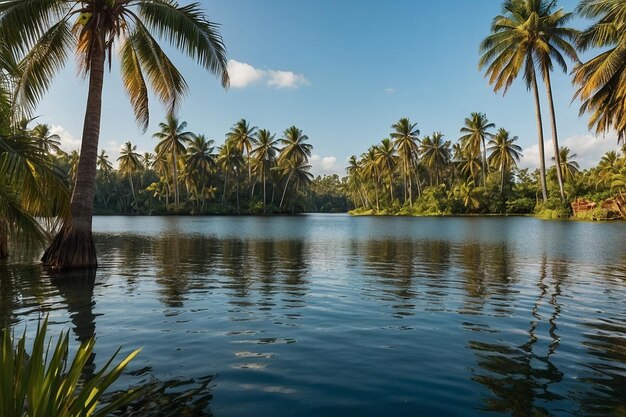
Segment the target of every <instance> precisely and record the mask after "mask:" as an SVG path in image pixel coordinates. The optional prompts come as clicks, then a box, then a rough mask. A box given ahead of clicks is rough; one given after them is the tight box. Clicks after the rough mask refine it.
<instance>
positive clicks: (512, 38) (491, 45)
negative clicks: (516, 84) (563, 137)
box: [479, 0, 577, 201]
mask: <svg viewBox="0 0 626 417" xmlns="http://www.w3.org/2000/svg"><path fill="white" fill-rule="evenodd" d="M555 4H556V1H550V2H548V1H546V0H505V1H504V4H503V6H502V13H503V14H502V15H499V16H496V17H495V18H494V19H493V21H492V24H491V32H492V33H491V34H490V35H489V36H488V37H487V38H485V39H484V40H483V42H482V43H481V45H480V51H481V53H482V56H481V58H480V61H479V68H480V69H483V68H485V67H486V75H487V76H488V77H489V82H490V84H493V87H494V91H500V90H503V91H504V93H505V94H506V91H507V89H508V88H509V87H510V86H511V84H512V83H513V81H514V80H515V79H516V78H517V76H518V75H519V73H520V71H522V72H523V79H524V82H525V84H526V88H527V89H529V90H530V89H532V90H533V95H534V99H535V113H536V118H537V130H538V141H539V159H540V163H539V171H540V177H541V190H542V193H543V200H544V201H547V199H548V192H547V186H546V179H545V178H546V175H545V172H546V169H545V166H546V164H545V153H544V144H543V124H542V120H541V105H540V102H539V89H538V86H537V73H536V70H535V68H536V67H538V68H539V70H540V73H541V76H542V77H543V79H544V81H545V84H546V91H547V93H548V104H549V107H550V114H551V121H552V136H553V137H552V142H553V144H554V147H555V148H554V150H555V154H556V158H557V166H559V161H558V139H557V135H556V117H555V116H554V106H553V103H552V89H551V86H550V71H551V70H552V67H553V62H556V63H557V65H558V66H559V67H561V68H562V69H563V70H566V69H567V64H566V63H565V60H564V58H563V55H562V53H565V55H567V56H569V57H570V58H572V59H574V60H577V55H576V51H575V49H574V48H573V47H572V45H571V44H569V42H568V39H569V40H571V39H573V37H575V36H576V31H574V30H573V29H569V28H565V27H563V25H564V24H565V23H567V21H568V20H569V19H570V18H571V14H569V13H565V12H563V11H562V10H557V11H556V12H554V6H555ZM558 175H559V176H560V173H559V174H558ZM559 186H560V190H561V197H562V198H563V197H564V194H563V188H562V186H563V184H562V179H559Z"/></svg>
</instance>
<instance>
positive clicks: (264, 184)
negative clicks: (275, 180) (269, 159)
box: [263, 167, 267, 214]
mask: <svg viewBox="0 0 626 417" xmlns="http://www.w3.org/2000/svg"><path fill="white" fill-rule="evenodd" d="M266 182H267V181H266V180H265V167H263V214H265V213H267V210H266V208H265V201H266V198H265V186H266Z"/></svg>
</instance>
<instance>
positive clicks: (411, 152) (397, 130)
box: [389, 117, 420, 206]
mask: <svg viewBox="0 0 626 417" xmlns="http://www.w3.org/2000/svg"><path fill="white" fill-rule="evenodd" d="M391 128H392V129H393V132H392V133H390V134H389V136H390V137H391V139H393V142H394V145H395V146H396V149H397V150H398V157H399V158H400V161H401V163H402V178H403V179H404V202H405V203H406V201H407V193H408V199H409V204H410V205H411V206H412V205H413V194H412V188H413V186H412V181H411V177H412V175H411V167H412V166H414V165H415V162H416V155H417V152H418V149H419V147H418V144H419V138H418V136H419V134H420V131H419V129H418V128H417V123H411V121H410V120H409V118H407V117H403V118H402V119H400V120H398V122H397V123H394V124H393V125H391Z"/></svg>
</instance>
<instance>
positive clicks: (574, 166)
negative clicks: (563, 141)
mask: <svg viewBox="0 0 626 417" xmlns="http://www.w3.org/2000/svg"><path fill="white" fill-rule="evenodd" d="M577 156H578V155H576V154H575V153H574V154H570V149H569V148H568V147H567V146H562V147H561V148H560V149H559V161H561V165H560V170H561V173H562V175H563V178H564V179H565V181H570V182H571V181H573V180H574V177H575V176H576V174H578V173H579V172H580V166H579V165H578V162H576V161H574V160H573V158H576V157H577ZM552 160H553V161H556V159H555V158H554V157H552Z"/></svg>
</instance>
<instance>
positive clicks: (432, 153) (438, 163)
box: [421, 132, 451, 185]
mask: <svg viewBox="0 0 626 417" xmlns="http://www.w3.org/2000/svg"><path fill="white" fill-rule="evenodd" d="M421 149H422V161H424V163H425V164H426V166H427V167H428V169H429V170H430V172H434V173H435V184H436V185H439V174H440V172H441V170H442V169H443V167H445V166H446V164H448V162H450V153H451V151H450V141H445V142H444V140H443V134H442V133H441V132H435V133H433V135H432V136H427V137H425V138H423V139H422V145H421ZM431 178H432V176H431Z"/></svg>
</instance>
